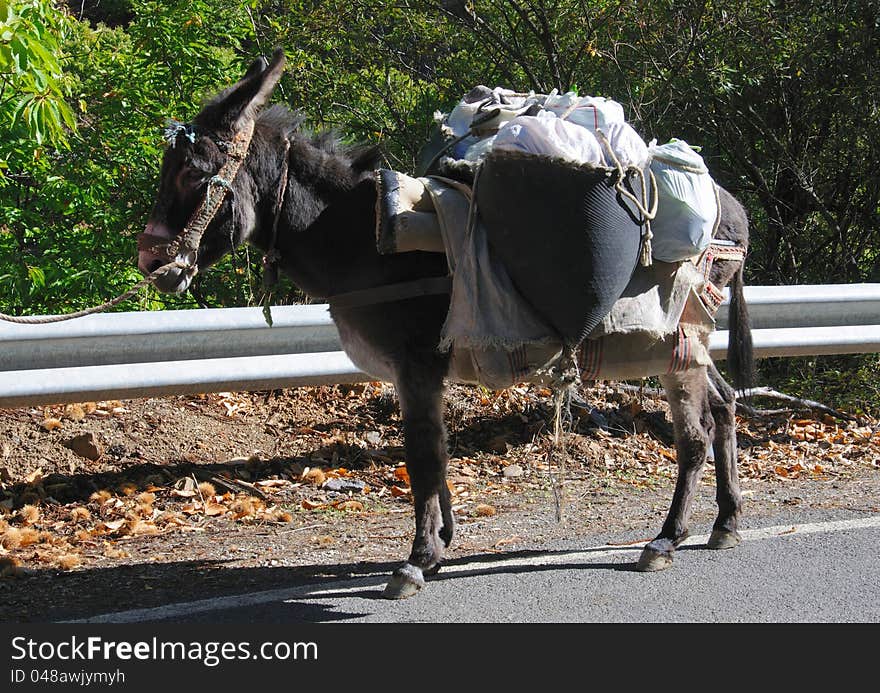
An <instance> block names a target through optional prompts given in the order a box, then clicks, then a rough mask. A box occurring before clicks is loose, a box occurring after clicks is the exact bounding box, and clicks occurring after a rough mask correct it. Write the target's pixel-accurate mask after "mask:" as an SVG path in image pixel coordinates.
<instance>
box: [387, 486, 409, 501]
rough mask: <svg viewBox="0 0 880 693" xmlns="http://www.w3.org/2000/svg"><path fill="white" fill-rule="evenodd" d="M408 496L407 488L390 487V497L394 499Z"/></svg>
mask: <svg viewBox="0 0 880 693" xmlns="http://www.w3.org/2000/svg"><path fill="white" fill-rule="evenodd" d="M409 494H410V489H408V488H400V487H399V486H392V487H391V495H392V496H394V497H395V498H397V497H400V496H408V495H409Z"/></svg>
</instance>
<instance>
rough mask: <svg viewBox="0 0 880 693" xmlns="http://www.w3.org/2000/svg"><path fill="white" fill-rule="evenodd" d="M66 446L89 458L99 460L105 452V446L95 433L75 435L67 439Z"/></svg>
mask: <svg viewBox="0 0 880 693" xmlns="http://www.w3.org/2000/svg"><path fill="white" fill-rule="evenodd" d="M64 446H65V447H67V448H70V449H71V450H73V451H74V452H75V453H76V454H77V455H79V456H80V457H84V458H85V459H87V460H92V461H95V460H98V459H100V458H101V455H103V454H104V448H103V446H102V445H101V444H100V443H99V442H98V441H97V439H96V438H95V435H94V434H93V433H83V434H81V435H78V436H75V437H73V438H71V439H70V440H67V441H65V443H64Z"/></svg>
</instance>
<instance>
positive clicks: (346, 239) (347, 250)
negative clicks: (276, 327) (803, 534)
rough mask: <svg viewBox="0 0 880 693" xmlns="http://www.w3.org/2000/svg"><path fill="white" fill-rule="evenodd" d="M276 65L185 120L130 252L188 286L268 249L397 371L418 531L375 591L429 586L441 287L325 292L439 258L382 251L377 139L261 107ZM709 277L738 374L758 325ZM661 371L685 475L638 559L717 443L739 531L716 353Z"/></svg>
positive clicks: (730, 522)
mask: <svg viewBox="0 0 880 693" xmlns="http://www.w3.org/2000/svg"><path fill="white" fill-rule="evenodd" d="M283 68H284V55H283V53H282V52H281V51H280V50H276V52H275V53H274V55H273V56H272V58H271V60H268V61H267V60H265V59H258V60H256V61H255V62H254V63H253V64H252V65H251V66H250V68H249V69H248V70H247V72H246V73H245V75H244V76H243V77H242V79H241V80H239V81H238V82H237V83H235V84H234V85H232V86H231V87H229V88H227V89H226V90H224V91H222V92H221V93H220V94H218V95H217V96H216V97H215V98H214V99H213V100H211V101H210V102H208V103H207V104H206V105H205V106H204V107H203V108H202V109H201V111H200V112H199V113H198V114H197V115H196V116H195V118H193V120H192V121H191V123H189V124H187V125H179V126H178V127H177V129H176V131H175V132H172V133H170V134H169V147H168V148H167V150H166V152H165V154H164V158H163V161H162V168H161V180H160V183H159V191H158V196H157V200H156V203H155V206H154V208H153V210H152V213H151V215H150V218H149V221H148V223H147V226H146V229H145V231H144V232H143V233H142V234H141V236H140V237H139V243H138V247H139V253H138V265H139V268H140V270H141V271H142V272H143V273H144V274H147V273H150V272H153V271H155V270H156V269H157V268H158V267H159V266H161V265H164V264H165V263H167V262H168V261H169V260H176V261H177V262H178V264H177V265H175V266H172V267H171V268H170V270H169V271H167V272H166V273H165V274H164V275H162V276H160V277H159V278H158V279H157V280H156V286H157V287H158V288H159V289H160V290H162V291H167V292H182V291H185V290H186V289H187V288H188V286H189V285H190V282H191V281H192V278H193V276H195V274H196V272H198V271H200V270H203V269H205V268H207V267H209V266H211V265H212V264H214V263H216V262H217V261H218V260H219V259H220V258H221V257H222V256H224V255H225V254H226V253H228V252H230V250H232V249H234V248H235V247H237V246H238V245H239V244H242V243H245V242H247V243H250V244H252V245H254V246H256V247H257V248H259V249H261V250H262V251H263V252H265V253H267V256H268V257H269V258H270V260H271V259H273V258H275V259H277V262H278V268H279V269H280V271H282V272H284V273H286V274H287V275H288V276H289V277H290V278H291V279H292V281H293V282H294V283H296V284H297V285H298V286H299V287H300V288H301V289H302V290H303V291H305V292H306V293H307V294H309V295H311V296H320V297H328V300H329V303H330V306H331V314H332V317H333V319H334V321H335V323H336V325H337V327H338V330H339V335H340V338H341V341H342V344H343V347H344V349H345V351H346V353H347V354H348V355H349V357H350V358H351V360H352V361H353V362H354V363H355V364H356V365H357V366H358V367H359V368H361V369H362V370H363V371H365V372H366V373H369V374H371V375H372V376H373V377H375V378H377V379H381V380H385V381H388V382H391V383H393V384H394V385H395V388H396V391H397V395H398V398H399V404H400V410H401V418H402V423H403V433H404V438H405V451H406V468H407V472H408V473H409V477H410V480H411V484H412V493H413V502H414V510H415V537H414V539H413V544H412V551H411V552H410V555H409V557H408V559H407V560H406V562H405V563H404V564H403V565H402V566H400V567H399V568H398V569H396V570H395V571H394V573H393V574H392V576H391V578H390V580H389V582H388V584H387V586H386V588H385V591H384V596H385V597H387V598H405V597H409V596H411V595H413V594H415V593H416V592H418V591H419V590H420V589H421V588H422V587H423V586H424V584H425V576H429V575H432V574H434V573H436V572H437V571H438V570H439V568H440V563H441V560H442V556H443V550H444V548H445V547H446V546H448V545H449V544H450V542H451V541H452V536H453V527H454V519H453V513H452V508H451V501H450V494H449V490H448V488H447V486H446V482H445V477H446V470H447V464H448V452H447V439H446V428H445V425H444V420H443V393H444V378H445V377H446V375H447V372H448V368H449V356H448V354H446V353H442V352H440V351H438V349H437V345H438V342H439V340H440V332H441V327H442V325H443V322H444V318H445V316H446V313H447V311H448V308H449V296H448V294H447V293H444V292H440V293H432V292H424V293H423V294H422V295H411V294H410V295H398V296H391V297H390V298H386V300H384V301H382V302H380V303H370V302H368V303H366V304H363V303H360V304H359V303H358V302H354V303H353V304H352V303H351V302H343V303H338V302H334V300H333V297H334V296H339V295H341V294H349V295H350V292H355V291H358V290H364V289H370V288H372V287H380V286H388V285H393V286H399V285H402V284H405V283H412V282H418V281H420V280H425V279H429V280H430V279H431V278H437V277H443V276H445V275H446V274H447V272H448V267H447V261H446V258H445V256H444V255H443V254H442V253H431V252H422V251H414V252H408V253H400V254H388V255H381V254H379V253H378V252H377V249H376V239H375V233H374V224H375V210H376V190H375V186H374V182H373V171H374V169H376V168H378V166H379V156H378V150H377V149H376V148H375V147H364V146H357V147H347V146H343V145H341V144H340V143H339V142H338V140H337V139H336V138H335V137H334V136H332V135H310V134H308V133H306V132H303V131H302V128H301V125H302V118H301V117H299V116H298V115H296V114H294V113H292V112H291V111H290V110H288V109H287V108H285V107H282V106H278V105H274V106H270V107H267V108H264V106H265V105H266V103H267V101H268V100H269V98H270V96H271V94H272V92H273V90H274V88H275V86H276V84H277V82H278V80H279V79H280V77H281V75H282V72H283ZM251 130H252V132H253V136H252V140H251V142H250V147H249V149H248V150H247V153H246V156H244V155H240V156H241V158H242V159H243V160H242V161H241V162H240V163H241V167H240V169H239V170H238V172H237V175H235V177H234V180H231V181H222V184H223V185H225V186H227V187H229V188H230V190H229V193H230V194H228V195H227V196H226V197H225V198H224V199H223V201H222V203H219V206H218V207H217V210H216V214H214V216H213V217H212V218H211V219H210V220H209V221H208V222H206V223H205V224H204V226H205V228H204V229H203V235H201V237H200V238H199V239H198V242H197V243H195V244H194V246H195V247H191V248H188V249H187V248H183V249H182V248H181V246H180V244H179V243H178V241H179V239H180V237H181V236H183V235H186V234H185V233H184V232H185V231H186V230H187V226H188V224H189V225H191V220H192V218H193V216H194V215H196V216H198V215H197V211H198V209H199V208H200V207H199V206H200V204H202V203H203V200H204V198H205V197H206V196H210V195H213V194H214V192H215V191H214V188H215V187H216V186H215V185H213V184H214V183H216V176H217V174H218V171H221V172H222V171H226V170H227V165H228V164H229V163H230V161H231V158H232V156H233V149H234V147H233V146H232V144H231V143H234V142H235V141H236V140H237V138H238V137H239V136H240V135H241V134H242V133H249V132H250V131H251ZM721 202H722V221H721V224H720V228H719V230H718V233H717V234H716V237H717V238H721V239H727V240H729V241H733V242H734V243H736V244H737V245H739V246H740V247H742V248H744V249H745V248H746V246H747V243H748V222H747V219H746V215H745V212H744V210H743V208H742V207H741V205H740V204H739V203H738V202H737V201H736V200H735V199H734V198H733V197H732V196H731V195H730V194H729V193H727V192H726V191H722V192H721ZM193 257H195V259H196V263H195V264H193V263H192V259H193ZM711 280H712V281H713V282H714V283H715V284H716V285H717V286H719V287H723V286H725V285H728V284H730V286H731V293H732V306H731V315H732V320H731V322H732V327H731V335H732V340H731V347H730V352H729V361H730V362H732V364H733V365H734V366H737V367H738V372H739V373H741V374H744V375H741V376H738V377H739V379H738V380H737V382H736V384H737V385H738V386H744V383H745V382H746V380H747V378H748V373H749V364H751V357H750V352H749V347H750V345H751V340H750V335H749V328H748V316H747V314H746V311H745V304H744V302H743V300H742V263H741V262H735V261H731V260H727V261H719V262H717V263H716V264H715V265H714V267H713V269H712V275H711ZM662 383H663V385H664V388H665V390H666V394H667V399H668V401H669V406H670V408H671V411H672V418H673V426H674V431H675V440H676V448H677V452H678V468H679V474H678V479H677V482H676V486H675V491H674V495H673V498H672V504H671V507H670V509H669V513H668V516H667V518H666V520H665V522H664V523H663V526H662V528H661V530H660V533H659V534H658V535H657V537H656V538H655V539H654V540H653V541H651V542H650V543H649V544H648V545H647V546H646V547H645V548H644V550H643V552H642V554H641V557H640V559H639V561H638V564H637V568H638V569H639V570H642V571H654V570H661V569H664V568H667V567H669V566H670V565H671V564H672V560H673V555H674V552H675V548H676V546H677V545H678V544H679V543H680V542H681V541H682V540H684V539H685V537H687V535H688V519H689V515H690V511H691V505H692V500H693V496H694V491H695V487H696V485H697V481H698V479H699V476H700V471H701V469H702V467H703V465H704V463H705V462H706V460H707V455H708V453H709V451H710V449H714V458H715V471H716V478H717V495H716V499H717V504H718V516H717V519H716V520H715V524H714V527H713V531H712V534H711V538H710V540H709V546H710V547H711V548H715V549H726V548H732V547H734V546H736V545H737V544H738V543H739V542H740V537H739V535H738V534H737V524H738V521H739V518H740V514H741V509H742V497H741V494H740V488H739V480H738V475H737V444H736V431H735V426H734V405H735V392H734V390H733V389H732V388H731V386H729V385H728V384H727V383H726V382H725V381H724V379H723V378H722V377H721V376H720V375H719V373H718V371H717V370H716V369H715V367H714V366H710V367H708V368H706V367H695V368H692V369H690V370H687V371H684V372H681V373H677V374H672V375H666V376H662Z"/></svg>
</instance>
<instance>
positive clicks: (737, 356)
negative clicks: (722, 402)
mask: <svg viewBox="0 0 880 693" xmlns="http://www.w3.org/2000/svg"><path fill="white" fill-rule="evenodd" d="M728 316H729V317H728V337H727V367H728V370H729V371H730V375H731V377H732V378H733V385H734V387H735V388H736V389H737V390H746V389H748V388H750V387H754V385H755V381H756V377H757V376H756V371H755V352H754V346H753V344H752V328H751V324H750V322H749V310H748V307H747V306H746V301H745V298H744V297H743V268H742V265H740V267H739V269H738V270H737V271H736V274H734V275H733V278H732V279H731V280H730V310H729V312H728Z"/></svg>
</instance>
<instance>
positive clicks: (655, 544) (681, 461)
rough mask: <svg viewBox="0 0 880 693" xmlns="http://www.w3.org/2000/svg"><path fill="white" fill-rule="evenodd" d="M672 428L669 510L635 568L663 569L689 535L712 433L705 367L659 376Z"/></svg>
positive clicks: (669, 564) (712, 422) (712, 426)
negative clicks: (674, 462) (674, 466)
mask: <svg viewBox="0 0 880 693" xmlns="http://www.w3.org/2000/svg"><path fill="white" fill-rule="evenodd" d="M660 380H661V382H662V383H663V387H664V389H665V390H666V399H667V401H668V402H669V408H670V410H671V412H672V423H673V427H674V428H675V447H676V452H677V454H678V479H677V480H676V482H675V492H674V494H673V496H672V505H671V506H670V508H669V514H668V515H667V517H666V521H665V522H664V523H663V528H662V529H661V530H660V534H658V535H657V537H656V538H655V539H654V540H653V541H652V542H651V543H649V544H648V545H647V546H646V547H645V548H644V550H643V551H642V555H641V556H640V557H639V562H638V564H637V565H636V569H637V570H641V571H653V570H663V569H664V568H668V567H669V566H671V565H672V556H673V554H674V553H675V547H676V546H678V545H679V544H680V543H681V542H682V541H684V540H685V539H686V538H687V536H688V520H689V518H690V514H691V506H692V503H693V499H694V491H695V490H696V487H697V482H698V481H699V478H700V472H701V470H702V469H703V464H704V463H705V461H706V456H707V454H708V451H709V445H710V444H711V440H712V438H713V436H714V426H715V424H714V421H713V419H712V414H711V411H710V409H709V399H708V394H707V377H706V369H705V368H694V369H691V370H688V371H685V372H684V373H677V374H674V375H667V376H662V377H661V379H660Z"/></svg>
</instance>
